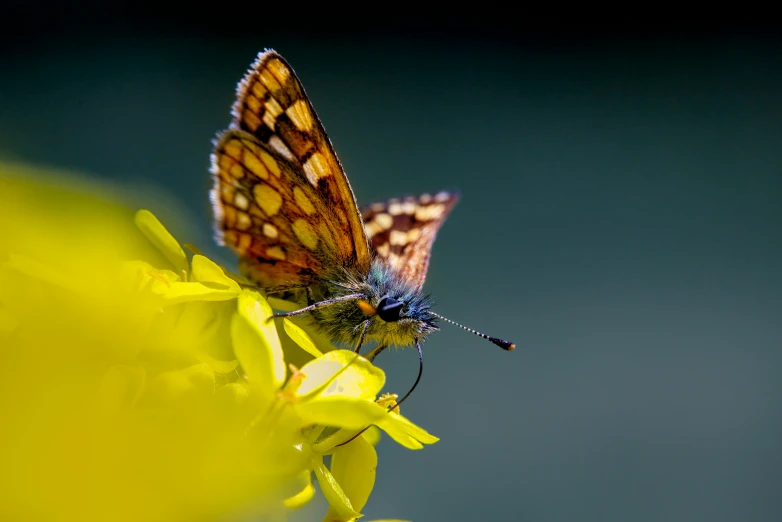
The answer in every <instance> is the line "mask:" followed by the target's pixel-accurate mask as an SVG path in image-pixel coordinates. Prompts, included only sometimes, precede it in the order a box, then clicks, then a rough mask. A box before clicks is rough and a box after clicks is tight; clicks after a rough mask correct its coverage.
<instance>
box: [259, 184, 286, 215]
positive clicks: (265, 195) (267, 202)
mask: <svg viewBox="0 0 782 522" xmlns="http://www.w3.org/2000/svg"><path fill="white" fill-rule="evenodd" d="M253 196H254V197H255V201H256V202H257V203H258V206H260V207H261V209H262V210H263V211H264V212H265V213H266V215H267V216H273V215H275V214H276V213H277V212H279V211H280V207H281V206H282V196H281V195H280V193H279V192H277V191H276V190H274V188H272V187H271V185H267V184H266V183H258V184H257V185H255V186H254V187H253Z"/></svg>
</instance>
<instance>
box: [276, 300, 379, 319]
mask: <svg viewBox="0 0 782 522" xmlns="http://www.w3.org/2000/svg"><path fill="white" fill-rule="evenodd" d="M356 299H366V296H365V295H364V294H348V295H343V296H340V297H334V298H332V299H326V300H325V301H320V302H319V303H315V304H312V305H309V306H305V307H304V308H300V309H299V310H294V311H292V312H280V313H276V314H274V315H273V316H272V317H293V316H294V315H300V314H306V313H307V312H311V311H313V310H317V309H318V308H323V307H326V306H330V305H333V304H335V303H341V302H342V301H354V300H356Z"/></svg>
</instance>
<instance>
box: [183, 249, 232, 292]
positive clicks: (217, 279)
mask: <svg viewBox="0 0 782 522" xmlns="http://www.w3.org/2000/svg"><path fill="white" fill-rule="evenodd" d="M192 265H193V279H194V280H195V281H200V282H202V283H217V284H220V285H223V286H226V287H228V288H229V289H230V290H233V291H235V292H236V293H237V294H238V293H239V292H241V291H242V289H241V287H240V286H239V284H238V283H237V282H236V281H234V280H233V279H231V278H230V277H228V276H227V275H225V273H224V272H223V269H222V268H220V265H218V264H217V263H215V262H214V261H212V260H211V259H209V258H208V257H204V256H202V255H198V254H196V255H194V256H193V260H192Z"/></svg>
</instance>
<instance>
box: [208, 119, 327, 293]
mask: <svg viewBox="0 0 782 522" xmlns="http://www.w3.org/2000/svg"><path fill="white" fill-rule="evenodd" d="M211 172H212V176H213V181H214V186H213V188H212V192H211V199H212V205H213V208H214V214H215V228H216V231H217V239H218V241H219V242H221V243H223V244H225V245H227V246H229V247H231V248H233V249H234V250H235V251H236V253H237V254H239V258H240V267H241V268H242V271H243V272H244V273H245V275H247V276H248V277H250V278H251V279H253V280H254V281H257V282H258V283H260V284H261V285H262V286H264V287H269V286H278V285H282V286H286V285H307V284H309V283H310V282H311V281H312V279H313V276H315V275H316V274H319V273H322V272H323V269H324V266H325V267H326V268H328V264H329V263H331V264H333V263H334V262H335V260H336V259H337V252H338V251H339V248H340V241H339V236H338V234H339V233H341V230H342V228H341V224H340V222H339V220H338V217H337V216H336V215H335V214H334V213H333V212H332V211H331V209H330V208H328V206H327V203H326V201H325V200H324V199H323V198H322V197H321V194H320V193H319V192H318V190H317V189H316V188H315V187H313V186H312V185H310V184H309V183H306V182H304V181H303V178H302V175H301V173H300V172H298V170H297V168H296V167H295V166H294V165H292V164H291V163H290V162H288V161H287V160H285V159H284V158H281V157H280V156H279V155H278V154H276V153H275V152H274V151H273V150H271V149H270V147H269V146H268V145H267V144H264V143H261V142H260V141H258V139H257V138H256V137H255V136H253V135H251V134H248V133H246V132H244V131H240V130H228V131H226V132H224V133H223V134H222V135H221V136H220V138H219V139H218V140H217V142H216V144H215V150H214V153H213V155H212V169H211Z"/></svg>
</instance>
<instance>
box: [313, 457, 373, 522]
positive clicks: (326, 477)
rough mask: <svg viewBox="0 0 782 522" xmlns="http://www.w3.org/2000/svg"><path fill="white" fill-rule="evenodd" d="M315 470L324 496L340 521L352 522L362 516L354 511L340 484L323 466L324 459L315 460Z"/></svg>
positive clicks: (317, 458)
mask: <svg viewBox="0 0 782 522" xmlns="http://www.w3.org/2000/svg"><path fill="white" fill-rule="evenodd" d="M313 469H314V471H315V476H316V477H318V484H320V489H321V490H322V491H323V496H324V497H326V500H328V501H329V505H330V506H331V507H332V508H333V509H334V511H335V512H336V513H337V515H338V516H339V520H350V519H351V518H355V517H360V516H362V515H361V513H358V512H356V510H354V509H353V506H352V505H351V504H350V499H348V497H347V496H346V495H345V493H344V491H342V488H341V487H340V485H339V483H338V482H337V481H336V479H335V478H334V476H333V475H332V474H331V472H330V471H329V469H328V468H327V467H326V465H325V464H323V457H316V458H314V459H313Z"/></svg>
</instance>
